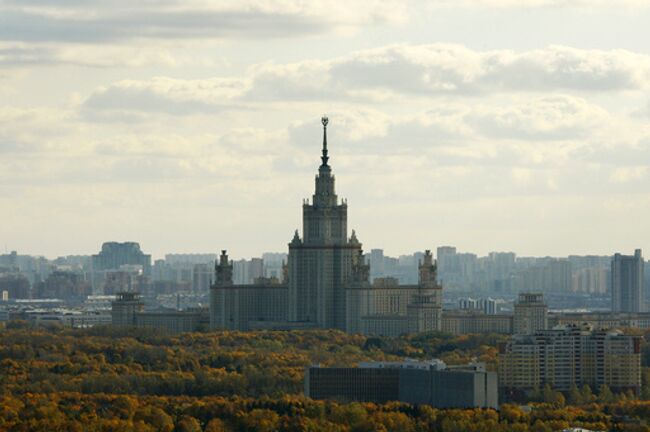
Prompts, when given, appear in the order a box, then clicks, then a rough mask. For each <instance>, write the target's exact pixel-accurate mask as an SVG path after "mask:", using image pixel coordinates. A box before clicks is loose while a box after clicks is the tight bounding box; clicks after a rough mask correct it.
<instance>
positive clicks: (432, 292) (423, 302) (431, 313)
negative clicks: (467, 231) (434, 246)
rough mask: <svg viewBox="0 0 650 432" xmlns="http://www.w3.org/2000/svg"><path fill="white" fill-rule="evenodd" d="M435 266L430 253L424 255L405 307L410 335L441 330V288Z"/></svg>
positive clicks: (428, 251) (426, 252)
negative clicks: (409, 299) (414, 290)
mask: <svg viewBox="0 0 650 432" xmlns="http://www.w3.org/2000/svg"><path fill="white" fill-rule="evenodd" d="M436 273H437V266H436V263H435V262H434V261H433V257H432V256H431V251H430V250H427V251H425V253H424V259H423V260H422V262H421V263H420V265H419V276H420V278H419V284H418V290H417V293H415V294H414V295H413V298H412V301H411V303H410V304H409V305H408V306H407V316H408V327H409V332H410V333H420V332H428V331H440V330H441V329H442V286H441V285H440V284H439V283H438V281H437V276H436Z"/></svg>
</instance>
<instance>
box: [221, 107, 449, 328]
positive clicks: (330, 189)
mask: <svg viewBox="0 0 650 432" xmlns="http://www.w3.org/2000/svg"><path fill="white" fill-rule="evenodd" d="M322 124H323V147H322V154H321V164H320V167H319V168H318V174H317V175H316V179H315V191H314V194H313V196H312V199H311V201H309V200H305V201H304V202H303V206H302V218H303V227H302V236H301V235H300V233H299V232H298V230H296V231H295V234H294V236H293V239H292V240H291V242H290V243H289V254H288V256H287V265H286V267H285V268H283V280H282V281H281V282H280V281H277V279H276V280H275V281H272V280H271V279H269V280H264V279H259V280H256V281H255V282H253V283H252V284H236V283H233V263H232V262H231V261H229V260H228V256H227V255H226V254H225V251H223V253H222V255H221V257H220V258H219V262H218V263H217V264H216V267H215V282H214V284H213V285H212V287H211V289H210V323H211V327H212V328H214V329H233V330H247V329H251V328H336V329H340V330H344V331H347V332H351V333H364V334H377V335H391V336H397V335H400V334H404V333H409V332H422V331H439V330H440V329H441V326H442V287H441V285H440V284H439V283H438V282H437V267H436V262H435V261H434V260H433V257H432V255H431V253H430V251H427V252H426V253H425V254H420V255H419V256H418V257H419V258H421V259H420V260H419V267H418V268H419V278H418V283H417V284H414V285H406V286H405V285H399V283H398V282H397V280H396V279H391V278H386V279H385V280H383V281H380V282H379V283H375V284H372V285H371V284H370V266H369V265H368V263H367V262H366V257H365V256H364V254H363V251H362V248H361V246H362V245H361V242H359V240H358V239H357V236H356V233H355V232H354V230H352V232H351V234H350V236H348V225H347V212H348V207H347V202H346V201H345V200H339V198H338V196H337V195H336V191H335V187H334V186H335V178H334V175H333V174H332V169H331V167H330V165H329V163H328V162H329V156H328V149H327V125H328V119H327V117H323V118H322ZM415 259H416V258H415V257H414V258H413V260H414V262H413V264H414V265H417V264H418V262H417V261H415Z"/></svg>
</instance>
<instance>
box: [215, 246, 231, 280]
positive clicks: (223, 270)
mask: <svg viewBox="0 0 650 432" xmlns="http://www.w3.org/2000/svg"><path fill="white" fill-rule="evenodd" d="M214 271H215V275H216V280H215V285H217V286H227V285H232V261H228V254H227V253H226V250H222V251H221V256H219V261H218V262H216V263H215V265H214Z"/></svg>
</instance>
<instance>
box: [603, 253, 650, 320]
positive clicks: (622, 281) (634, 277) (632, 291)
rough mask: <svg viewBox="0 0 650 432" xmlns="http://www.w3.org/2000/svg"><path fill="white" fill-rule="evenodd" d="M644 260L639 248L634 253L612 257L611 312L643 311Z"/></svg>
mask: <svg viewBox="0 0 650 432" xmlns="http://www.w3.org/2000/svg"><path fill="white" fill-rule="evenodd" d="M643 267H644V262H643V257H642V256H641V249H637V250H635V251H634V255H621V254H619V253H617V254H615V255H614V257H613V258H612V272H611V274H612V312H645V310H646V308H645V298H644V292H643V291H644V290H643V283H644V272H643V270H644V269H643Z"/></svg>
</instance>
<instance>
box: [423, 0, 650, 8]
mask: <svg viewBox="0 0 650 432" xmlns="http://www.w3.org/2000/svg"><path fill="white" fill-rule="evenodd" d="M450 5H453V6H459V5H462V6H469V7H475V6H480V7H486V8H503V9H506V8H508V9H510V8H513V9H528V8H567V7H574V8H611V7H612V5H613V3H612V2H611V1H609V0H453V1H452V0H438V1H436V2H433V4H432V5H431V7H436V6H450ZM616 7H628V8H648V7H650V1H648V0H618V1H617V2H616Z"/></svg>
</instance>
